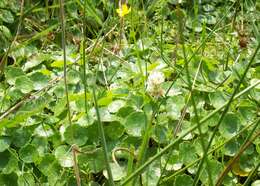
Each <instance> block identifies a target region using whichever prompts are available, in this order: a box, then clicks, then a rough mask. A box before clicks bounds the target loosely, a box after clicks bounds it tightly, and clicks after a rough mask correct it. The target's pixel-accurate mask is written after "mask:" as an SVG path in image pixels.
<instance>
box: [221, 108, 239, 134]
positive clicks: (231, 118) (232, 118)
mask: <svg viewBox="0 0 260 186" xmlns="http://www.w3.org/2000/svg"><path fill="white" fill-rule="evenodd" d="M240 124H241V122H240V119H239V118H238V117H237V115H236V114H234V113H227V114H226V116H225V117H224V119H223V121H222V123H221V124H220V127H219V132H220V133H221V135H222V136H223V137H225V138H231V137H233V136H235V135H236V134H237V133H238V131H239V128H240Z"/></svg>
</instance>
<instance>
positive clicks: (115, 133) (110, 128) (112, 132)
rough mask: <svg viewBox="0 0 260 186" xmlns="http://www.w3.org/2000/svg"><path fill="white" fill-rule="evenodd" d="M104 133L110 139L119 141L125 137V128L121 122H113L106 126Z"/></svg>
mask: <svg viewBox="0 0 260 186" xmlns="http://www.w3.org/2000/svg"><path fill="white" fill-rule="evenodd" d="M104 131H105V134H106V135H107V136H108V137H109V138H110V139H118V138H120V137H121V136H122V135H123V133H124V131H125V127H124V126H123V125H122V124H121V123H120V122H118V121H113V122H111V123H109V124H108V125H105V126H104Z"/></svg>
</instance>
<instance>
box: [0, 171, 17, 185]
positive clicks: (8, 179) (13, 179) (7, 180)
mask: <svg viewBox="0 0 260 186" xmlns="http://www.w3.org/2000/svg"><path fill="white" fill-rule="evenodd" d="M17 179H18V176H17V174H15V173H14V172H13V173H11V174H0V185H3V186H18V185H17Z"/></svg>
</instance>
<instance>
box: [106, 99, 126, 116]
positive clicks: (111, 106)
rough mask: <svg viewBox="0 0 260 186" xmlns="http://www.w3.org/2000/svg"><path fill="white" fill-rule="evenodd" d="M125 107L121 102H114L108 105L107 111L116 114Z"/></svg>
mask: <svg viewBox="0 0 260 186" xmlns="http://www.w3.org/2000/svg"><path fill="white" fill-rule="evenodd" d="M124 105H125V102H124V101H123V100H115V101H113V102H112V103H110V104H109V105H108V111H109V112H111V113H116V112H118V111H119V109H121V108H122V107H123V106H124Z"/></svg>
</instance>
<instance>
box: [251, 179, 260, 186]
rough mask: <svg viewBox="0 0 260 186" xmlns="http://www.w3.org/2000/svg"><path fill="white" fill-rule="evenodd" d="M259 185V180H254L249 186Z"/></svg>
mask: <svg viewBox="0 0 260 186" xmlns="http://www.w3.org/2000/svg"><path fill="white" fill-rule="evenodd" d="M259 185H260V180H255V181H254V182H253V183H252V185H251V186H259Z"/></svg>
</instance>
